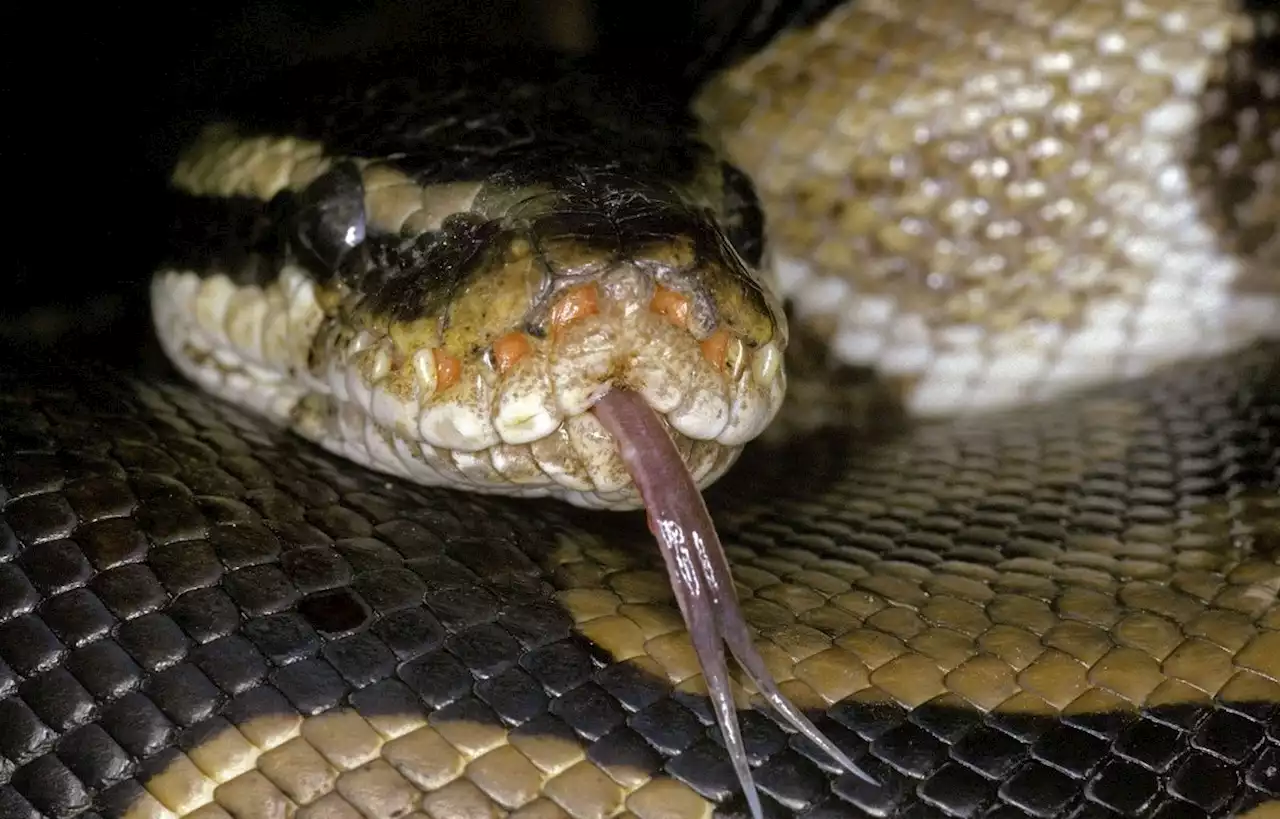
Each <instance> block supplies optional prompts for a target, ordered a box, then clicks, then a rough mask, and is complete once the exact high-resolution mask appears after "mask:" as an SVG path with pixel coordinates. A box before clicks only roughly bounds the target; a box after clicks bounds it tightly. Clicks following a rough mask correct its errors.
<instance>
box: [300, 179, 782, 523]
mask: <svg viewBox="0 0 1280 819" xmlns="http://www.w3.org/2000/svg"><path fill="white" fill-rule="evenodd" d="M707 167H708V170H707V172H705V173H703V174H702V175H701V176H699V177H697V178H696V179H695V180H694V182H692V183H690V184H687V185H683V186H682V185H676V184H669V183H666V182H663V181H653V180H652V179H649V178H645V179H642V178H640V177H638V176H637V175H636V174H634V173H626V172H622V171H619V170H617V169H615V168H611V167H605V168H597V169H591V168H583V167H581V166H578V167H575V168H573V169H557V171H556V173H546V174H543V175H541V176H538V177H534V178H532V179H519V178H513V176H512V175H511V174H509V173H505V172H504V173H497V174H494V175H492V176H491V177H489V178H487V179H485V180H484V181H482V182H480V183H475V184H466V185H458V184H451V185H445V186H441V187H440V188H439V190H437V191H434V192H433V191H430V190H426V191H425V192H424V193H423V194H422V195H423V198H424V199H427V200H429V199H432V198H433V197H434V198H435V199H436V201H447V202H448V204H447V205H446V206H444V207H442V208H441V212H442V215H440V216H439V218H438V220H437V221H436V222H435V223H432V224H430V225H428V226H427V229H425V230H405V229H404V227H403V222H402V223H401V224H400V225H399V226H398V228H399V229H397V230H395V231H394V232H393V231H392V230H390V228H391V227H393V225H388V224H385V222H386V219H385V214H386V212H387V211H388V210H389V206H388V205H387V204H386V202H385V201H382V200H381V199H380V195H384V194H385V192H387V191H393V190H395V188H396V186H395V185H392V184H390V183H388V182H387V180H388V179H389V178H392V177H393V176H394V174H395V173H396V172H395V171H394V170H391V169H388V168H387V167H385V166H381V167H380V166H378V165H376V164H374V165H369V166H366V167H365V169H364V189H365V191H366V193H365V196H366V200H365V208H364V218H365V220H366V223H367V225H368V234H369V236H368V238H367V239H366V240H365V241H364V242H363V244H362V245H361V246H360V247H358V248H356V249H354V250H353V251H351V252H348V253H346V255H345V256H344V257H343V259H342V263H341V265H340V267H339V269H338V270H336V271H335V275H333V276H332V277H330V278H329V279H328V280H327V282H326V283H325V284H324V285H323V287H322V288H321V289H322V293H321V300H322V301H324V302H325V303H326V304H327V305H328V307H327V308H326V314H325V315H326V317H325V319H324V320H323V321H322V322H321V324H320V326H319V328H318V331H317V333H316V335H315V341H314V343H313V344H312V345H311V350H310V352H309V356H308V369H309V372H310V375H311V378H312V381H313V383H314V384H315V385H316V391H317V393H324V395H316V396H314V397H313V398H312V399H311V400H310V401H309V402H305V403H303V404H302V405H301V407H302V412H301V413H295V417H294V419H293V420H294V424H295V426H296V427H297V428H299V429H300V431H302V432H303V433H304V434H306V435H307V436H308V437H311V438H313V439H315V440H317V441H320V442H321V443H324V444H325V445H333V444H331V443H330V442H332V441H341V442H342V443H340V444H338V446H341V447H342V452H343V453H344V454H346V455H348V456H349V457H356V458H357V459H359V460H362V461H364V462H365V463H368V464H371V465H374V466H378V467H380V468H383V469H387V470H388V471H393V472H402V473H407V474H408V475H409V476H410V477H412V478H415V479H417V480H419V481H423V482H433V483H439V482H443V483H459V484H462V485H465V486H466V487H467V488H468V489H472V490H478V491H490V492H496V493H505V494H519V495H547V494H550V495H555V496H558V497H561V498H563V499H566V500H569V501H571V502H574V503H577V504H580V505H587V506H603V507H610V508H628V507H634V506H638V505H639V503H640V499H639V496H638V494H637V493H636V490H635V487H634V485H633V483H632V481H631V478H630V476H629V475H628V473H627V471H626V470H625V469H624V468H623V465H622V463H621V461H620V459H619V458H618V456H617V448H616V445H615V443H614V442H613V440H612V438H611V437H610V436H609V435H608V434H607V433H606V432H605V430H604V429H603V428H602V427H601V426H600V424H599V422H598V421H597V419H596V418H595V416H594V415H593V414H592V413H591V412H590V410H591V408H592V406H593V405H594V404H595V402H596V401H597V400H599V398H600V397H601V396H602V395H604V394H605V393H606V392H607V391H609V390H610V389H612V388H615V387H617V388H625V389H629V390H631V391H633V392H636V393H638V394H640V395H641V396H643V397H644V399H645V400H646V401H647V402H648V403H649V405H650V406H651V407H652V408H653V409H655V410H656V411H657V412H658V413H659V414H660V415H661V416H662V417H663V419H665V422H666V424H667V425H668V427H669V429H670V431H671V432H672V434H673V436H674V437H675V439H676V441H677V443H678V446H679V447H680V450H681V453H682V455H683V457H684V458H685V461H686V465H687V466H688V467H689V469H690V470H691V472H692V473H693V474H694V476H695V479H696V480H697V481H698V483H699V484H700V485H701V486H706V485H708V484H710V483H711V482H712V481H714V480H715V479H716V478H718V477H719V476H720V475H722V474H723V473H724V472H725V471H726V470H727V469H728V468H729V466H730V465H732V463H733V461H734V460H735V459H736V457H737V455H738V453H739V452H740V451H741V449H742V447H743V445H744V444H746V443H747V442H748V441H750V440H751V439H753V438H754V437H756V436H757V435H758V434H760V432H762V431H763V429H764V428H765V426H766V425H767V424H768V423H769V422H770V421H771V420H772V418H773V417H774V415H775V414H776V412H777V411H778V408H779V406H780V404H781V402H782V398H783V395H784V392H785V385H786V374H785V370H784V366H783V353H784V350H785V347H786V336H787V329H786V320H785V317H784V314H783V312H782V310H781V309H780V307H779V305H778V303H777V301H776V300H775V299H774V297H773V296H772V295H771V293H770V292H769V291H768V290H767V289H766V288H765V287H763V286H762V285H761V283H760V281H759V280H758V278H757V273H756V271H755V270H754V269H753V268H752V266H751V265H750V264H749V263H748V262H747V261H746V259H745V258H744V254H745V255H748V256H753V257H754V258H757V259H758V255H759V254H758V247H753V246H751V245H750V244H744V242H745V241H746V240H744V238H743V237H747V239H750V238H751V237H752V236H755V237H757V238H758V231H759V221H758V216H757V217H756V221H755V222H752V217H751V214H750V213H746V214H744V213H743V208H744V202H747V201H749V200H745V199H744V197H743V196H742V189H741V188H740V187H738V186H736V184H735V183H738V182H740V180H738V179H736V178H735V177H733V176H731V175H730V174H729V173H727V172H726V171H724V170H723V169H722V167H721V166H719V165H717V164H711V165H709V166H707ZM717 174H722V175H719V176H717ZM748 190H749V189H748ZM380 192H384V194H380ZM395 195H401V193H400V192H396V194H395ZM304 198H305V197H304ZM307 201H308V202H309V200H307ZM309 206H310V207H311V208H312V209H313V210H314V209H315V208H316V205H315V204H313V203H310V204H309ZM446 210H450V211H452V212H450V213H448V214H447V215H443V211H446ZM380 215H383V216H380ZM380 219H381V221H382V222H383V223H381V224H380ZM753 224H754V226H755V232H754V234H753V233H752V232H751V231H750V230H749V228H750V227H751V226H752V225H753ZM353 441H354V443H353Z"/></svg>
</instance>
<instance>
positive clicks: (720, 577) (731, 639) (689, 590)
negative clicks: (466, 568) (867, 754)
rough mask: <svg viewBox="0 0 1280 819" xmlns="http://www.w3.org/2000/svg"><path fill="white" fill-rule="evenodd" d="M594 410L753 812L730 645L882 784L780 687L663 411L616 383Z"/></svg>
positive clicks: (798, 721) (767, 689) (755, 803)
mask: <svg viewBox="0 0 1280 819" xmlns="http://www.w3.org/2000/svg"><path fill="white" fill-rule="evenodd" d="M595 414H596V417H597V418H599V419H600V423H601V424H603V425H604V427H605V429H607V430H608V431H609V432H610V434H612V435H613V437H614V440H616V441H617V442H618V450H619V452H620V453H621V455H622V460H623V463H625V464H626V466H627V471H628V472H630V473H631V479H632V480H634V481H635V484H636V487H637V488H638V489H639V490H640V497H641V498H642V499H643V500H644V504H645V509H646V511H647V513H648V518H649V529H650V530H651V531H652V532H653V534H654V536H655V537H656V538H657V539H658V546H659V548H660V549H661V551H662V559H663V561H665V563H666V564H667V574H668V575H669V576H670V579H671V588H672V589H673V590H674V591H675V595H676V601H677V602H678V603H679V604H680V613H681V614H682V615H684V622H685V627H686V628H688V630H689V637H690V638H691V639H692V641H693V648H694V651H695V652H696V653H697V655H698V662H699V663H700V664H701V665H702V674H703V677H704V678H705V679H706V682H707V692H708V694H709V696H710V697H711V704H712V707H713V708H714V710H715V715H716V722H718V723H719V724H720V730H721V732H723V734H724V739H725V746H726V747H727V748H728V750H729V759H730V760H731V761H732V763H733V769H734V771H735V772H736V773H737V775H738V781H739V782H740V783H741V784H742V791H743V793H744V794H745V795H746V797H747V803H748V804H749V805H750V807H751V815H752V816H753V817H755V818H756V819H761V817H763V815H764V813H763V810H762V808H761V805H760V795H759V794H758V793H757V792H756V786H755V780H754V779H753V778H752V776H751V767H750V766H749V765H748V764H747V750H746V746H745V745H744V744H743V740H742V731H741V729H740V728H739V725H738V712H737V709H736V707H735V706H734V703H733V696H732V693H731V691H730V688H729V670H728V667H727V665H726V662H725V654H724V647H725V645H726V644H728V646H729V650H730V651H731V652H733V656H734V658H735V659H736V660H737V661H738V664H739V665H740V666H742V668H743V669H744V670H745V671H746V672H747V675H748V676H749V677H750V678H751V681H752V682H753V683H755V685H756V688H757V689H759V691H760V693H761V694H762V695H763V696H764V698H765V700H767V701H768V703H769V704H770V705H771V706H773V708H774V709H775V710H776V711H777V712H778V713H779V714H781V715H782V716H783V718H785V719H786V721H787V722H789V723H791V725H792V726H793V727H794V728H795V729H796V730H797V731H799V732H800V733H801V734H803V735H804V736H806V737H808V738H809V739H810V740H811V741H812V742H813V743H814V744H815V745H817V746H818V747H819V748H821V749H822V750H824V751H826V752H827V754H829V755H830V756H831V758H832V759H834V760H835V761H836V762H838V763H839V764H840V765H841V767H843V768H844V769H845V770H847V771H849V772H850V773H852V774H854V775H855V776H858V777H861V778H862V779H864V780H866V781H867V782H870V783H872V784H878V783H876V781H875V780H874V779H872V778H871V777H870V776H869V775H868V774H867V773H866V772H865V771H863V770H862V769H860V768H859V767H858V766H857V765H855V764H854V763H853V760H851V759H849V757H848V756H846V755H845V753H844V752H843V751H841V750H840V749H839V748H837V747H836V745H835V743H833V742H832V741H831V740H830V739H828V738H827V737H826V736H825V735H823V733H822V732H821V731H819V730H818V729H817V727H816V726H814V724H813V723H812V722H810V721H809V718H808V717H806V716H805V715H804V714H803V713H802V712H801V711H800V709H799V708H797V707H796V706H795V705H794V704H793V703H792V702H791V701H790V700H788V699H787V698H786V697H785V696H783V694H782V692H781V691H779V690H778V684H777V682H775V681H774V679H773V675H771V674H770V673H769V669H768V668H766V667H765V664H764V660H763V658H761V656H760V654H759V652H757V651H756V648H755V644H754V643H752V641H751V632H750V629H749V628H748V627H747V621H746V620H745V619H744V618H743V616H742V609H741V608H739V606H738V595H737V592H736V591H735V590H734V587H733V577H732V576H731V574H730V572H729V560H728V558H727V557H726V556H725V553H724V547H722V546H721V545H720V538H719V536H718V535H716V530H715V525H714V524H713V523H712V522H711V515H710V514H709V513H708V512H707V505H706V503H704V502H703V500H702V493H701V492H699V491H698V486H697V484H696V483H695V482H694V480H693V476H692V475H690V474H689V470H688V468H687V467H686V466H685V464H684V459H682V458H681V457H680V453H679V452H678V451H677V450H676V445H675V442H674V441H672V440H671V436H670V434H668V432H667V430H666V428H665V427H664V426H663V424H662V421H661V420H660V419H659V418H658V415H657V413H655V412H654V410H653V409H652V408H650V406H649V405H648V404H647V403H646V402H645V400H644V398H642V397H641V396H640V395H639V394H638V393H635V392H631V391H629V390H623V389H612V390H610V391H609V392H608V393H607V394H605V396H604V397H603V398H601V399H600V400H599V401H598V402H597V403H596V405H595Z"/></svg>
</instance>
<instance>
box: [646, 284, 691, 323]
mask: <svg viewBox="0 0 1280 819" xmlns="http://www.w3.org/2000/svg"><path fill="white" fill-rule="evenodd" d="M649 309H650V310H652V311H653V312H655V313H657V314H658V315H660V316H662V317H664V318H665V319H667V321H670V322H671V323H672V324H674V325H676V326H677V327H688V326H689V299H688V298H687V297H686V296H684V295H682V294H680V293H677V292H676V291H674V290H671V289H668V288H666V287H663V286H662V285H658V286H657V287H655V288H654V290H653V299H652V300H651V301H650V302H649Z"/></svg>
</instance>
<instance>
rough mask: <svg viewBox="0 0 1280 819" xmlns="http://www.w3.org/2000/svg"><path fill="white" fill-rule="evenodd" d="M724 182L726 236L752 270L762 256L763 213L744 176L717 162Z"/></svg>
mask: <svg viewBox="0 0 1280 819" xmlns="http://www.w3.org/2000/svg"><path fill="white" fill-rule="evenodd" d="M720 173H721V176H722V178H723V180H724V221H723V223H722V224H723V225H724V228H725V236H726V237H727V238H728V239H729V243H730V244H732V245H733V249H734V250H736V251H738V255H739V256H741V257H742V260H743V261H744V262H746V263H747V264H748V265H750V266H751V267H752V268H753V269H754V268H758V267H759V266H760V260H761V258H762V257H763V256H764V212H763V211H761V209H760V199H759V198H758V197H757V196H756V189H755V187H754V186H752V184H751V180H750V179H748V178H747V175H746V174H744V173H743V172H742V171H740V170H738V169H737V168H735V167H733V166H732V165H730V164H729V163H728V162H721V163H720Z"/></svg>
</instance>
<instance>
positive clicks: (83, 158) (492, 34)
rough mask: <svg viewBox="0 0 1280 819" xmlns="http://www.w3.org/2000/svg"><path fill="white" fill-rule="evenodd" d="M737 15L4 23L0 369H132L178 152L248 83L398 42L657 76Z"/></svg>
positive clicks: (231, 1)
mask: <svg viewBox="0 0 1280 819" xmlns="http://www.w3.org/2000/svg"><path fill="white" fill-rule="evenodd" d="M737 2H740V0H707V2H701V3H697V4H696V3H695V2H691V0H686V1H685V2H681V0H646V2H643V3H639V2H624V0H602V2H600V4H599V6H598V7H594V6H593V5H592V0H417V2H414V0H375V1H374V2H365V3H350V2H334V0H323V1H322V2H307V0H240V1H239V2H236V0H228V1H227V2H208V1H207V0H205V1H204V2H194V3H189V4H183V3H171V4H161V5H155V6H150V5H147V6H142V5H136V6H135V5H126V4H121V3H103V4H99V5H88V6H70V5H62V4H55V3H47V2H45V3H41V2H39V0H36V2H34V3H31V4H24V5H23V6H22V14H23V15H26V18H25V19H20V20H18V19H10V20H9V21H7V22H9V23H10V25H9V26H8V31H7V34H8V39H9V43H8V48H7V56H8V58H9V72H8V77H7V82H6V84H5V89H4V94H5V105H4V108H3V111H4V122H5V125H6V127H5V129H4V138H5V144H4V148H3V158H4V168H5V171H6V179H5V182H6V184H5V190H7V192H8V194H9V196H8V199H9V202H8V203H7V204H8V207H7V208H6V211H7V212H8V213H9V214H10V216H9V217H8V219H7V224H8V226H9V231H8V233H7V237H6V238H7V244H8V252H7V253H6V254H5V255H6V261H7V264H6V265H5V270H4V273H3V279H4V281H3V286H2V287H0V355H6V354H8V353H9V351H10V350H12V349H14V348H15V347H16V348H21V349H22V350H23V351H29V350H32V349H34V350H36V351H37V353H41V354H42V352H43V351H49V352H52V351H54V350H56V351H58V352H62V353H64V354H69V355H72V356H76V355H80V354H81V353H83V352H94V353H95V354H100V355H101V354H107V353H111V352H112V351H113V350H115V351H118V355H117V358H119V359H121V360H126V359H127V358H128V356H129V355H130V352H131V349H132V345H134V344H135V339H134V338H133V337H126V335H125V334H127V333H128V331H129V330H130V328H134V327H136V326H137V324H138V322H142V323H145V322H146V321H147V320H148V315H147V312H146V309H145V300H144V299H141V298H139V297H140V296H141V295H143V294H145V283H146V280H147V279H148V277H149V276H150V272H151V267H152V265H153V264H154V256H153V254H154V252H155V248H156V246H157V244H158V243H157V241H156V237H157V235H159V233H160V232H161V231H163V230H164V228H165V224H164V218H163V213H161V212H159V211H160V205H159V202H160V199H159V195H158V194H159V191H160V190H162V187H163V184H164V180H165V178H166V177H167V175H168V172H169V168H170V166H171V165H172V162H173V160H174V158H175V155H176V151H177V149H178V148H179V147H180V145H181V142H182V141H183V140H184V139H186V138H188V137H189V136H190V134H191V133H192V125H193V124H194V123H195V122H196V121H197V120H198V117H199V112H200V109H201V107H202V105H204V104H206V103H207V102H208V101H210V100H211V99H212V98H213V97H215V96H216V95H218V94H219V93H222V92H224V91H226V90H227V89H230V88H234V87H236V86H237V85H239V84H242V83H244V82H246V81H247V80H249V79H251V78H252V77H254V76H256V75H258V74H261V73H264V72H269V71H271V70H272V69H273V68H276V67H279V66H282V65H285V64H288V63H290V62H295V61H297V60H299V59H303V58H306V57H315V56H332V55H337V54H342V53H349V52H363V53H368V52H370V51H376V50H378V49H381V48H384V47H390V46H402V45H404V44H406V43H409V44H412V46H413V47H414V48H423V49H430V48H434V47H441V46H446V47H449V48H460V47H461V48H468V47H470V46H471V45H472V44H475V45H477V46H479V45H480V44H485V45H487V46H489V47H492V46H494V45H495V44H496V45H497V46H499V47H504V46H505V47H513V48H528V47H529V45H530V44H531V43H533V44H539V45H543V46H548V47H553V48H558V49H560V50H564V51H569V52H587V53H596V52H601V51H603V52H606V53H611V54H616V55H618V58H619V59H622V60H624V61H626V60H630V61H650V60H651V61H653V63H654V64H655V65H668V64H670V63H671V62H672V59H673V58H672V57H671V56H670V54H671V53H673V49H675V48H676V44H677V43H679V44H680V47H681V48H683V47H685V45H686V44H687V43H688V42H690V41H691V40H692V39H693V37H694V35H693V32H694V30H695V29H696V28H697V23H696V19H697V17H698V15H699V14H707V13H720V12H721V10H722V7H726V6H729V5H732V4H734V3H737ZM708 10H710V11H708ZM624 55H625V56H624ZM55 341H56V344H55V343H54V342H55ZM104 345H105V346H104Z"/></svg>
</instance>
